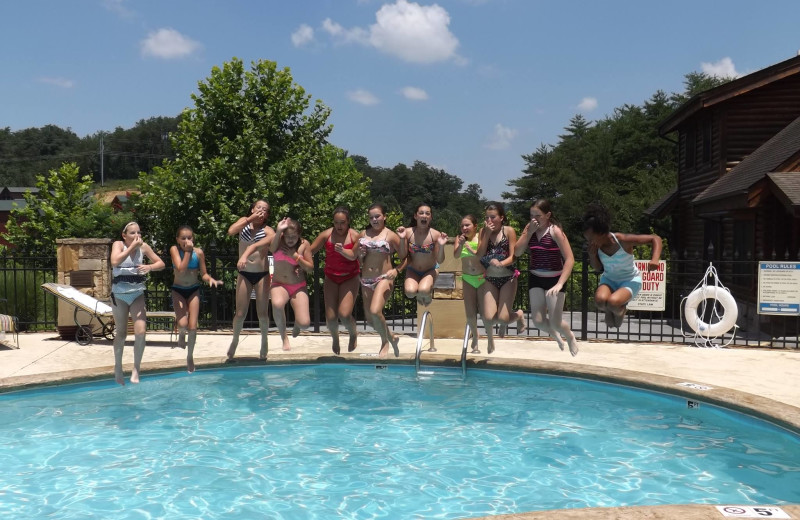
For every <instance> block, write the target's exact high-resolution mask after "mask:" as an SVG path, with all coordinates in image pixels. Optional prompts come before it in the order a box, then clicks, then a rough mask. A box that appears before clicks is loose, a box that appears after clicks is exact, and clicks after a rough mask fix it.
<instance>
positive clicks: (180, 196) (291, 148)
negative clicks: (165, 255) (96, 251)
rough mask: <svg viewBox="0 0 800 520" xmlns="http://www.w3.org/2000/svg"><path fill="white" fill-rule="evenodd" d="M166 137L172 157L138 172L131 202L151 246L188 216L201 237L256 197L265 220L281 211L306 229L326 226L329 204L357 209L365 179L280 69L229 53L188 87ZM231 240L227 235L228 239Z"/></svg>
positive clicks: (364, 196)
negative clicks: (185, 104) (263, 204)
mask: <svg viewBox="0 0 800 520" xmlns="http://www.w3.org/2000/svg"><path fill="white" fill-rule="evenodd" d="M198 90H199V92H198V93H197V94H193V95H192V100H193V102H194V107H193V108H190V109H187V110H186V111H185V112H184V113H183V116H182V119H181V121H180V123H179V125H178V130H177V131H176V132H175V133H174V134H172V136H171V140H172V142H171V145H172V149H173V150H174V152H175V154H176V155H175V158H174V159H167V160H165V161H164V162H163V164H162V165H161V166H157V167H155V168H153V171H152V173H149V174H148V173H142V174H141V175H140V187H141V196H140V197H139V198H138V201H137V203H136V209H137V213H138V215H139V221H140V223H141V224H142V225H143V228H144V232H145V234H146V235H147V236H149V237H151V240H155V242H156V243H157V247H158V248H159V249H164V248H166V247H168V246H169V245H170V244H172V243H173V242H174V236H175V230H176V227H177V226H178V225H180V224H184V223H185V224H189V225H191V226H192V227H193V228H194V229H195V232H196V233H197V234H198V235H199V236H200V237H201V239H204V240H211V239H216V240H217V241H218V242H219V241H222V240H227V239H224V237H227V234H226V232H227V228H228V226H229V225H230V224H231V223H232V222H234V221H235V220H236V219H237V218H238V217H240V216H242V215H244V214H246V213H247V211H248V208H249V207H250V204H251V203H252V202H253V201H255V200H257V199H266V200H267V201H268V202H269V203H270V204H271V206H272V215H271V220H272V223H273V224H274V222H275V220H276V219H279V218H282V217H283V216H285V215H290V216H293V217H294V218H296V219H297V220H299V221H300V222H301V223H302V224H303V226H304V228H305V230H306V231H305V234H306V236H309V237H311V236H313V235H314V234H315V233H317V232H318V231H321V230H322V229H324V228H326V227H328V226H329V225H330V222H331V213H332V210H333V208H334V207H335V206H336V205H340V204H343V205H347V206H350V209H351V211H352V212H353V214H354V215H358V214H360V213H364V212H365V210H366V205H367V200H368V197H369V189H368V182H367V181H366V180H364V179H363V178H362V176H361V175H360V174H359V173H358V171H357V170H356V169H355V166H354V164H353V162H352V161H351V160H350V159H349V158H347V156H346V154H345V153H344V152H343V151H341V150H338V149H336V148H335V147H333V146H331V145H327V144H326V139H327V137H328V135H329V134H330V132H331V127H330V126H329V125H328V124H327V119H328V116H329V115H330V109H329V108H327V107H326V106H325V105H324V104H323V103H322V102H321V101H319V100H317V101H316V102H315V103H314V105H313V106H311V102H310V100H311V96H309V95H307V94H306V92H305V91H304V90H303V88H302V87H300V86H299V85H297V84H296V83H294V81H293V79H292V76H291V73H290V71H289V69H288V68H284V69H280V70H279V69H278V68H277V66H276V64H275V63H274V62H271V61H258V62H253V63H252V64H251V68H250V70H249V71H246V70H245V67H244V65H243V63H242V61H241V60H239V59H237V58H234V59H233V60H231V61H230V62H228V63H225V64H224V65H223V66H222V67H221V68H220V67H214V68H213V69H212V71H211V75H210V76H209V77H208V78H206V80H205V81H201V82H200V83H199V85H198ZM229 243H230V244H233V240H230V241H229Z"/></svg>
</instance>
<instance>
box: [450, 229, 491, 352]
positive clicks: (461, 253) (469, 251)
mask: <svg viewBox="0 0 800 520" xmlns="http://www.w3.org/2000/svg"><path fill="white" fill-rule="evenodd" d="M477 252H478V219H476V218H475V217H474V216H472V215H465V216H464V218H463V219H461V234H460V235H458V236H457V237H456V242H455V250H454V251H453V254H454V256H455V257H456V258H461V280H462V281H463V282H464V283H463V284H462V285H461V290H462V292H463V294H464V312H465V313H466V315H467V323H468V324H469V328H470V330H471V331H472V353H473V354H480V353H481V351H480V350H479V349H478V309H479V300H478V287H480V286H481V285H482V284H483V283H484V282H485V281H486V280H485V279H484V275H483V273H484V270H483V266H482V265H481V262H480V259H479V258H478V256H477Z"/></svg>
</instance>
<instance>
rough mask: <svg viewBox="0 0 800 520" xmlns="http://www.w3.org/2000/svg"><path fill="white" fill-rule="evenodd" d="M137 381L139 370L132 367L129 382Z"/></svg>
mask: <svg viewBox="0 0 800 520" xmlns="http://www.w3.org/2000/svg"><path fill="white" fill-rule="evenodd" d="M138 382H139V371H138V370H136V368H134V369H133V370H131V383H138Z"/></svg>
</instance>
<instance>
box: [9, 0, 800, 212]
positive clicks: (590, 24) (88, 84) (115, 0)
mask: <svg viewBox="0 0 800 520" xmlns="http://www.w3.org/2000/svg"><path fill="white" fill-rule="evenodd" d="M798 15H800V4H798V3H797V1H796V0H771V1H770V2H764V3H754V2H753V1H752V0H747V1H740V0H728V1H710V0H709V1H697V0H675V1H672V2H648V1H646V0H629V1H627V0H607V1H599V0H598V1H584V2H577V1H569V0H552V1H551V0H547V1H539V0H439V1H438V2H436V3H434V2H429V1H423V0H417V1H411V0H261V1H256V0H251V1H236V0H141V1H134V0H72V1H57V0H49V1H44V0H25V1H7V2H2V3H0V49H2V53H1V54H0V98H2V99H3V103H2V105H0V127H10V128H11V129H12V130H20V129H23V128H28V127H39V126H43V125H46V124H55V125H58V126H61V127H64V128H67V127H68V128H71V129H72V130H73V131H74V132H76V133H77V134H78V135H79V136H81V137H83V136H85V135H87V134H92V133H95V132H97V131H101V130H105V131H108V130H113V129H114V128H116V127H118V126H121V127H123V128H129V127H131V126H133V125H134V124H135V123H136V122H137V121H138V120H140V119H146V118H149V117H153V116H162V115H163V116H174V115H177V114H178V113H180V112H181V110H183V108H185V107H188V106H190V105H191V99H190V95H191V94H192V93H193V92H196V89H197V83H198V82H199V81H201V80H203V79H204V78H206V77H207V76H208V75H209V72H210V70H211V68H212V67H213V66H215V65H221V64H222V63H224V62H225V61H229V60H230V59H231V58H232V57H234V56H236V57H238V58H241V59H242V60H244V61H245V63H249V62H250V61H253V60H258V59H267V60H272V61H276V62H277V63H278V66H279V67H289V68H290V69H291V71H292V75H293V77H294V79H295V81H296V82H297V83H298V84H299V85H301V86H302V87H303V88H304V89H305V90H306V91H307V92H308V93H309V94H311V95H312V96H313V98H314V99H320V100H322V102H323V103H325V104H326V105H327V106H329V107H330V108H331V109H332V111H333V113H332V117H331V119H330V121H329V122H330V123H331V124H333V125H334V130H333V133H332V135H331V142H332V143H333V144H335V145H337V146H339V147H341V148H344V149H346V150H348V151H349V152H350V153H351V154H357V155H363V156H365V157H367V158H368V159H369V161H370V163H371V164H372V165H375V166H385V167H391V166H394V165H395V164H397V163H400V162H402V163H406V164H409V165H410V164H411V163H413V161H415V160H420V161H424V162H426V163H428V164H430V165H432V166H434V167H437V168H442V169H444V170H446V171H447V172H448V173H451V174H453V175H457V176H458V177H460V178H461V179H462V180H463V181H464V185H465V186H466V185H467V184H470V183H478V184H479V185H480V186H481V187H482V189H483V193H484V196H486V197H487V198H489V199H497V198H499V196H500V193H501V192H502V191H504V190H507V189H508V186H507V185H506V182H507V181H508V180H509V179H513V178H517V177H520V176H521V175H522V173H521V171H522V169H523V168H524V161H523V160H522V158H521V155H523V154H528V153H531V152H532V151H534V150H535V149H536V148H537V147H538V146H539V145H540V144H541V143H546V144H554V143H556V142H557V140H558V135H559V134H561V133H562V132H563V128H564V126H566V125H567V124H568V122H569V119H570V118H571V117H572V116H574V115H575V114H578V113H581V114H583V115H584V116H585V117H586V118H587V119H589V120H597V119H600V118H602V117H604V116H606V115H607V114H609V113H611V112H612V111H613V109H614V108H615V107H617V106H620V105H622V104H625V103H631V104H641V103H642V102H644V101H645V100H646V99H648V98H649V97H650V96H651V95H652V94H653V93H655V92H656V91H657V90H659V89H661V90H664V91H666V92H667V93H671V92H679V91H682V89H683V83H682V82H683V77H684V75H685V74H687V73H689V72H691V71H706V72H710V73H715V74H717V75H725V76H730V75H744V74H747V73H750V72H753V71H756V70H758V69H761V68H764V67H767V66H769V65H772V64H774V63H777V62H779V61H783V60H785V59H788V58H791V57H792V56H794V55H796V54H797V52H798V49H800V32H798V31H797V19H798ZM682 35H683V36H682Z"/></svg>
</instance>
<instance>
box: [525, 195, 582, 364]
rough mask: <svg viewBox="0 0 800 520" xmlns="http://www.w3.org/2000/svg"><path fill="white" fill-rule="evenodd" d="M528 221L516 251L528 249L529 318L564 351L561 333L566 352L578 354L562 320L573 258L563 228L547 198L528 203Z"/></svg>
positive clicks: (573, 262)
mask: <svg viewBox="0 0 800 520" xmlns="http://www.w3.org/2000/svg"><path fill="white" fill-rule="evenodd" d="M530 215H531V220H530V222H528V225H527V226H525V229H524V230H523V231H522V237H521V239H520V240H519V241H518V242H517V247H516V250H515V252H516V253H517V256H521V255H522V253H524V252H525V249H526V248H527V250H528V295H529V298H530V306H531V317H532V318H533V323H534V324H535V325H536V328H538V329H539V330H541V331H542V332H546V333H547V334H550V335H551V336H552V337H553V338H554V339H555V340H556V343H557V344H558V348H560V349H561V350H564V341H563V340H562V339H561V336H562V335H563V336H564V337H565V338H567V343H568V344H569V352H570V354H572V355H573V356H577V355H578V343H577V341H576V340H575V334H573V333H572V331H571V330H570V328H569V325H568V324H567V323H566V322H565V321H564V320H563V318H562V314H563V312H564V300H565V298H566V289H565V288H564V284H565V283H566V282H567V280H569V276H570V274H571V273H572V266H573V265H575V257H574V256H573V255H572V248H571V247H570V245H569V240H567V236H566V235H565V234H564V231H563V230H562V229H561V227H560V226H559V225H558V224H557V222H556V221H555V219H554V218H553V212H552V211H551V210H550V201H548V200H546V199H539V200H537V201H536V202H534V203H533V204H532V205H531V208H530Z"/></svg>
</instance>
